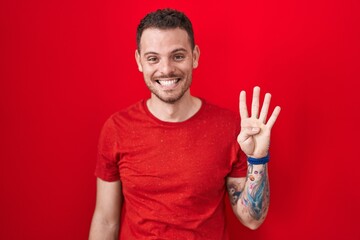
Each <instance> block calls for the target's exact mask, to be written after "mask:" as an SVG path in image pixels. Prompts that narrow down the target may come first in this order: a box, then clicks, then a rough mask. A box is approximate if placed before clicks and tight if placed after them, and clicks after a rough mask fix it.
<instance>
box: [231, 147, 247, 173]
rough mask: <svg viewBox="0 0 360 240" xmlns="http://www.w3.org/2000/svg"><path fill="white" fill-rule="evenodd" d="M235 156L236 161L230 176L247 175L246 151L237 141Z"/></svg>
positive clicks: (234, 148)
mask: <svg viewBox="0 0 360 240" xmlns="http://www.w3.org/2000/svg"><path fill="white" fill-rule="evenodd" d="M232 154H233V157H234V161H233V164H232V169H231V172H230V173H229V175H228V176H229V177H234V178H239V177H246V174H247V159H246V155H245V153H243V152H242V151H241V149H240V146H239V144H238V143H237V142H235V143H234V145H233V153H232Z"/></svg>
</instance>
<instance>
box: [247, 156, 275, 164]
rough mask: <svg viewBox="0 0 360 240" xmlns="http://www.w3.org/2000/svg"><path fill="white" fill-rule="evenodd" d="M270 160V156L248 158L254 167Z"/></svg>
mask: <svg viewBox="0 0 360 240" xmlns="http://www.w3.org/2000/svg"><path fill="white" fill-rule="evenodd" d="M269 159H270V156H269V154H268V155H266V156H265V157H262V158H252V157H248V158H247V160H248V162H249V163H250V164H252V165H260V164H265V163H268V162H269Z"/></svg>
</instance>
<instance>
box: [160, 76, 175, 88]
mask: <svg viewBox="0 0 360 240" xmlns="http://www.w3.org/2000/svg"><path fill="white" fill-rule="evenodd" d="M180 79H181V78H175V79H167V80H159V79H158V80H156V82H157V83H158V84H160V85H161V86H163V87H172V86H175V85H176V84H177V83H178V82H179V81H180Z"/></svg>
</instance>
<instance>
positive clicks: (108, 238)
mask: <svg viewBox="0 0 360 240" xmlns="http://www.w3.org/2000/svg"><path fill="white" fill-rule="evenodd" d="M100 239H101V240H115V239H116V240H117V239H119V222H117V221H116V222H108V221H106V220H105V219H103V218H102V217H101V216H99V215H97V214H96V213H94V216H93V219H92V222H91V227H90V235H89V240H100Z"/></svg>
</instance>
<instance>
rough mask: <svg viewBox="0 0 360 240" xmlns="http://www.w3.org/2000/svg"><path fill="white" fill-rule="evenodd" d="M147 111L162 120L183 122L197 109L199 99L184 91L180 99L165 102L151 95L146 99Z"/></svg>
mask: <svg viewBox="0 0 360 240" xmlns="http://www.w3.org/2000/svg"><path fill="white" fill-rule="evenodd" d="M147 107H148V109H149V111H150V112H151V113H152V114H153V115H154V116H155V117H156V118H158V119H159V120H161V121H164V122H183V121H186V120H187V119H189V118H191V117H192V116H194V115H195V113H197V111H199V109H200V107H201V100H200V99H198V98H195V97H193V96H191V95H190V92H189V91H188V92H186V93H185V94H184V96H182V98H181V99H179V100H178V101H177V102H175V103H166V102H163V101H162V100H160V99H159V98H157V97H156V96H155V95H153V94H152V95H151V98H150V99H149V100H148V101H147Z"/></svg>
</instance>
